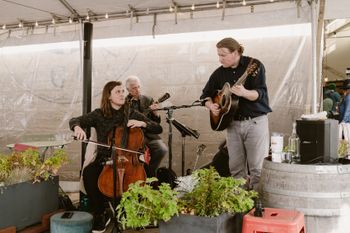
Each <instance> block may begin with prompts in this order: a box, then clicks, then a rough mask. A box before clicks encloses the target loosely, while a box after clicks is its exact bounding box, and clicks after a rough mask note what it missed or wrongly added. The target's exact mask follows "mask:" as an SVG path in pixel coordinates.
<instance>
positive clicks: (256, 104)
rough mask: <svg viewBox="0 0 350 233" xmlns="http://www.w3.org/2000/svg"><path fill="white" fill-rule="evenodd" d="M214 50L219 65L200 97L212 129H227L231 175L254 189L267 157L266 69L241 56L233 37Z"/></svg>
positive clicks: (267, 107) (222, 41)
mask: <svg viewBox="0 0 350 233" xmlns="http://www.w3.org/2000/svg"><path fill="white" fill-rule="evenodd" d="M216 48H217V54H218V56H219V61H220V63H221V64H222V66H220V67H219V68H217V69H216V70H215V71H214V72H213V73H212V75H211V76H210V78H209V80H208V82H207V84H206V85H205V87H204V89H203V93H202V95H201V97H200V98H201V99H206V102H205V106H206V107H207V108H208V109H209V110H210V121H211V127H212V129H213V130H224V129H227V136H226V141H227V148H228V152H229V167H230V172H231V175H232V176H233V177H235V178H241V177H243V178H245V179H247V181H249V183H247V185H249V186H248V187H249V188H253V189H255V190H256V189H257V187H258V183H259V180H260V173H261V168H262V163H263V159H264V158H265V157H266V156H268V151H269V126H268V118H267V113H269V112H271V111H272V110H271V108H270V107H269V98H268V92H267V87H266V82H265V81H266V77H265V68H264V65H263V64H262V63H261V62H260V61H258V60H257V59H254V58H251V57H247V56H243V55H242V54H243V50H244V48H243V47H242V45H240V44H239V43H238V42H237V41H236V40H235V39H233V38H224V39H222V40H221V41H219V42H218V43H217V44H216ZM248 169H249V171H248Z"/></svg>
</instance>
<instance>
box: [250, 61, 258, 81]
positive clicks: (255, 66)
mask: <svg viewBox="0 0 350 233" xmlns="http://www.w3.org/2000/svg"><path fill="white" fill-rule="evenodd" d="M258 73H259V66H258V64H256V63H255V62H254V63H252V64H250V65H249V66H248V68H247V74H248V75H250V76H252V77H256V76H257V74H258Z"/></svg>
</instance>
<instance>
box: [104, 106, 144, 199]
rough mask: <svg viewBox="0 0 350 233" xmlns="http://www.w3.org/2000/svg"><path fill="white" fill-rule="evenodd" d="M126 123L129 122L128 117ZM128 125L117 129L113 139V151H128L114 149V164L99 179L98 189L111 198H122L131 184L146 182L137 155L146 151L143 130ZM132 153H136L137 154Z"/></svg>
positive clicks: (108, 165)
mask: <svg viewBox="0 0 350 233" xmlns="http://www.w3.org/2000/svg"><path fill="white" fill-rule="evenodd" d="M127 112H128V110H127ZM128 115H129V114H126V116H128ZM125 122H126V123H127V122H128V117H127V120H126V121H125ZM126 123H125V124H124V127H117V128H115V130H114V132H113V133H114V134H112V139H111V143H112V145H113V144H114V147H112V149H113V148H124V149H126V150H120V149H117V150H115V149H113V153H112V157H113V158H112V159H113V163H112V164H106V165H105V166H104V167H103V170H102V172H101V174H100V176H99V178H98V188H99V189H100V191H101V193H102V194H104V195H105V196H107V197H110V198H113V197H121V195H122V194H123V192H125V191H127V190H128V187H129V184H131V183H134V182H136V181H139V180H143V181H145V180H146V172H145V169H144V167H143V163H142V162H141V161H139V158H138V155H137V154H138V152H139V151H141V150H143V149H144V135H143V132H142V130H141V128H130V129H129V128H127V127H126ZM130 151H135V153H134V152H130ZM113 166H115V168H113ZM114 169H116V170H114ZM114 171H116V173H114Z"/></svg>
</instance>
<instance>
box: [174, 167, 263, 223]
mask: <svg viewBox="0 0 350 233" xmlns="http://www.w3.org/2000/svg"><path fill="white" fill-rule="evenodd" d="M194 176H195V179H197V183H196V185H195V187H194V189H193V190H192V191H191V192H188V193H186V194H184V196H183V197H182V198H181V199H180V200H179V208H180V210H181V213H184V214H193V215H198V216H207V217H215V216H219V215H220V214H223V213H230V214H235V213H242V212H246V211H248V210H250V209H251V208H253V206H254V200H253V198H255V197H257V193H256V192H255V191H247V190H245V189H243V188H242V187H243V186H244V185H245V183H246V181H245V180H244V179H234V178H232V177H221V176H220V175H219V173H218V172H217V171H216V170H215V169H214V168H213V167H211V168H210V169H200V170H197V171H196V172H195V173H194Z"/></svg>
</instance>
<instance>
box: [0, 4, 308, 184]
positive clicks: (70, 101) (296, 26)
mask: <svg viewBox="0 0 350 233" xmlns="http://www.w3.org/2000/svg"><path fill="white" fill-rule="evenodd" d="M263 10H264V11H262V12H260V13H257V14H255V15H252V16H251V20H250V21H249V18H250V17H249V15H248V14H251V13H250V12H249V13H247V12H244V13H242V14H240V15H234V16H232V17H231V18H230V17H229V12H227V16H226V19H225V21H223V24H224V25H225V26H221V27H218V29H219V28H220V30H221V31H220V32H219V33H213V31H207V30H203V31H201V32H198V33H194V34H193V33H191V34H189V33H186V31H192V30H191V28H194V27H195V26H196V25H197V26H198V28H203V27H205V25H204V23H203V24H201V25H199V24H196V21H194V22H193V23H192V26H191V25H189V24H191V23H190V22H189V23H188V25H183V29H184V30H178V31H180V32H182V33H180V34H179V33H176V34H167V33H165V32H170V31H171V29H168V28H166V27H165V26H167V27H169V28H171V27H173V26H174V25H173V23H172V22H167V23H164V25H163V27H162V28H163V29H162V32H164V33H163V34H164V35H156V39H152V36H150V35H148V36H145V37H133V36H130V34H132V33H133V32H135V30H136V29H135V27H136V26H134V29H133V30H130V29H129V28H127V30H130V32H129V33H127V32H125V34H124V36H126V37H125V38H124V39H123V38H119V39H114V40H94V42H93V46H94V50H93V108H95V107H98V106H99V102H100V94H101V89H102V87H103V86H104V84H105V83H106V82H107V81H110V80H121V81H124V80H125V79H126V77H127V76H128V75H131V74H134V75H137V76H139V77H140V79H141V80H142V84H143V86H144V88H143V90H144V93H146V94H148V95H150V96H153V97H154V98H157V97H159V96H161V95H162V94H163V93H164V92H168V93H170V95H171V98H170V99H169V100H168V101H167V102H166V103H165V105H183V104H191V103H192V102H193V101H195V100H196V99H198V98H199V96H200V94H201V90H202V88H203V87H204V85H205V83H206V81H207V80H208V78H209V76H210V74H211V73H212V72H213V71H214V70H215V69H216V68H217V67H218V66H219V65H220V64H219V62H218V58H217V55H216V48H215V44H216V42H217V41H218V40H220V39H222V38H223V37H227V36H231V37H234V38H236V39H237V40H238V41H239V42H240V43H242V44H243V46H244V47H245V52H244V54H245V55H248V56H252V57H255V58H257V59H259V60H260V61H262V62H263V63H264V65H265V68H266V76H267V85H268V89H269V96H270V105H271V107H272V109H273V113H271V114H269V120H270V131H271V132H280V133H284V134H286V137H287V134H289V133H290V131H291V127H292V121H294V120H296V119H297V118H298V117H300V115H301V114H302V113H309V112H310V110H311V107H310V103H311V95H310V93H311V90H312V79H311V78H312V74H311V64H312V63H311V60H312V58H311V24H310V23H307V22H306V21H307V20H308V8H307V7H305V8H302V9H301V13H302V14H301V18H298V17H297V13H296V12H297V11H296V9H295V8H292V7H290V8H287V9H285V10H284V11H281V12H282V13H281V12H280V13H278V12H271V11H268V10H267V9H263ZM283 15H285V16H288V17H287V18H289V19H291V20H290V22H291V23H289V24H288V23H287V20H286V18H281V17H282V16H283ZM265 16H266V20H267V22H268V23H267V24H270V23H271V24H272V25H277V23H276V22H277V21H279V20H282V21H283V25H282V26H275V27H267V26H266V25H265V26H266V27H264V26H263V25H264V23H263V22H262V21H263V19H265ZM213 19H214V16H212V18H211V20H212V21H213ZM259 19H260V20H259ZM292 19H294V20H292ZM201 20H204V22H206V24H207V23H208V22H207V21H208V19H206V18H203V19H201ZM215 20H216V21H215V22H214V21H213V23H212V24H213V25H216V24H219V23H220V18H218V17H216V18H215ZM239 20H243V21H242V23H241V24H240V21H239ZM305 22H306V23H305ZM197 23H198V22H197ZM179 24H180V23H179ZM265 24H266V23H265ZM213 25H208V26H207V27H208V28H209V29H210V28H213ZM237 25H240V27H236V26H237ZM244 25H245V26H247V27H246V28H244ZM248 25H250V26H248ZM254 25H256V26H255V27H254ZM257 26H259V27H257ZM121 27H122V26H121ZM137 27H141V26H140V25H137ZM157 27H158V29H157V30H158V31H160V26H157ZM174 27H175V26H174ZM225 28H226V29H230V30H223V29H225ZM232 28H236V29H235V30H232ZM239 28H241V29H239ZM58 29H59V28H58ZM58 29H57V30H56V31H55V34H54V35H53V33H49V34H44V36H41V37H39V36H38V38H34V37H36V36H35V35H30V34H29V35H22V36H17V37H16V36H14V35H11V36H10V38H7V37H6V35H5V34H2V35H1V36H0V64H1V65H0V75H1V79H0V82H1V87H2V91H1V92H0V96H1V98H0V99H1V105H0V108H1V112H2V114H1V115H0V116H1V120H0V130H1V131H0V145H1V148H2V150H3V151H6V148H5V146H6V145H7V144H9V143H15V142H21V141H23V138H26V139H30V138H35V137H36V136H37V135H42V136H43V137H50V138H52V139H54V138H55V137H56V138H62V137H69V135H70V132H69V129H68V121H69V119H70V118H71V117H73V116H78V115H80V114H81V112H82V110H81V109H82V108H81V106H82V103H81V101H82V76H81V55H80V47H79V38H80V34H81V32H80V31H79V30H75V31H74V32H63V31H62V32H60V31H59V30H58ZM106 29H107V28H106V27H103V28H99V27H96V28H94V35H99V36H98V37H99V38H102V37H106V36H100V34H101V30H102V31H103V30H106ZM108 29H109V31H110V34H112V35H113V34H114V32H113V31H112V30H110V29H112V27H108ZM118 30H121V29H120V28H119V29H118ZM194 31H198V30H194ZM127 34H129V36H127ZM45 35H46V36H47V37H48V38H45ZM49 37H50V38H49ZM107 37H108V36H107ZM52 38H53V39H52ZM64 38H65V39H64ZM67 38H68V39H67ZM50 39H52V40H53V41H57V43H52V44H47V45H46V44H43V43H42V44H40V45H34V46H33V45H28V46H29V47H28V46H24V47H18V46H17V47H13V45H15V44H17V45H20V44H30V43H29V42H30V41H32V40H33V41H37V42H43V41H48V40H50ZM62 41H64V42H62ZM10 45H11V46H10ZM161 114H162V119H163V122H162V126H163V128H164V133H163V134H162V137H163V139H164V141H165V142H167V140H168V136H167V133H168V126H167V123H166V121H165V112H162V113H161ZM173 117H174V118H175V119H177V120H178V121H180V122H181V123H183V124H185V125H187V126H189V127H191V128H192V129H196V130H198V132H199V133H200V137H199V139H194V138H186V156H185V157H186V168H192V167H193V165H194V161H195V157H196V150H197V147H198V145H200V144H202V143H203V144H205V145H207V149H206V151H205V152H204V153H203V155H202V157H201V158H199V162H198V166H201V165H204V164H206V163H207V162H209V161H210V160H211V159H212V157H213V154H215V153H216V151H217V147H218V145H219V144H220V142H221V141H222V140H223V139H224V135H225V134H224V133H220V132H213V131H212V130H211V129H210V124H209V113H208V111H207V110H206V109H205V108H203V107H193V108H186V109H178V110H175V111H174V113H173ZM50 135H53V136H50ZM67 149H68V152H69V154H70V156H71V161H72V162H71V163H70V164H69V165H68V166H66V168H65V172H63V174H62V175H63V179H70V178H72V179H76V178H77V177H78V176H79V169H80V160H79V158H80V143H77V142H73V143H71V144H70V145H68V146H67ZM166 164H167V160H166V159H165V160H164V165H166ZM172 165H173V168H174V169H175V171H176V172H177V173H180V171H181V134H180V133H179V132H177V130H176V129H175V128H173V164H172Z"/></svg>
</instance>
